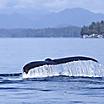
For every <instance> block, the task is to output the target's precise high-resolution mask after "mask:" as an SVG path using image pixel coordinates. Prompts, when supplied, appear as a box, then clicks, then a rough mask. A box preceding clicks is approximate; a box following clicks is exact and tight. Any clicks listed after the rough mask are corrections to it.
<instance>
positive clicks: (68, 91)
mask: <svg viewBox="0 0 104 104" xmlns="http://www.w3.org/2000/svg"><path fill="white" fill-rule="evenodd" d="M103 44H104V40H103V39H80V38H74V39H73V38H1V39H0V104H104V78H101V77H99V78H93V77H92V78H89V77H67V76H58V77H47V78H40V79H23V78H22V74H21V73H22V67H23V66H24V65H25V64H26V63H28V62H30V61H35V60H44V59H45V58H47V57H50V58H60V57H67V56H77V55H84V56H91V57H93V58H96V59H98V60H99V62H100V63H101V64H104V45H103Z"/></svg>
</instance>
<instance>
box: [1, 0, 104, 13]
mask: <svg viewBox="0 0 104 104" xmlns="http://www.w3.org/2000/svg"><path fill="white" fill-rule="evenodd" d="M78 7H80V8H85V9H88V10H90V11H93V12H99V13H104V0H0V9H1V10H3V9H21V8H22V9H23V8H24V9H39V10H49V11H60V10H63V9H66V8H78Z"/></svg>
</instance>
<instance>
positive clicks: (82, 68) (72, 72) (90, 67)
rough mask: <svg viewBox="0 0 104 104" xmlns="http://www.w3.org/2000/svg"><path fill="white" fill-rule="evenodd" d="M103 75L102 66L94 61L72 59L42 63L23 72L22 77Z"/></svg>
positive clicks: (103, 68)
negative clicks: (57, 62)
mask: <svg viewBox="0 0 104 104" xmlns="http://www.w3.org/2000/svg"><path fill="white" fill-rule="evenodd" d="M60 75H64V76H70V77H71V76H79V77H104V66H103V65H101V64H99V63H96V62H94V61H91V60H90V61H73V62H69V63H64V64H59V65H43V66H40V67H36V68H33V69H31V70H29V72H28V74H26V73H23V74H22V76H23V78H43V77H52V76H60Z"/></svg>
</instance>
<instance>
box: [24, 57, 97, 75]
mask: <svg viewBox="0 0 104 104" xmlns="http://www.w3.org/2000/svg"><path fill="white" fill-rule="evenodd" d="M88 60H91V61H94V62H98V61H97V60H96V59H93V58H90V57H84V56H75V57H66V58H60V59H54V60H52V59H50V58H47V59H45V61H35V62H30V63H28V64H26V65H25V66H24V67H23V72H25V73H26V74H28V72H29V70H31V69H33V68H35V67H40V66H43V65H58V64H63V63H68V62H73V61H88Z"/></svg>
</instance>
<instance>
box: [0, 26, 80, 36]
mask: <svg viewBox="0 0 104 104" xmlns="http://www.w3.org/2000/svg"><path fill="white" fill-rule="evenodd" d="M0 37H80V27H75V26H68V27H57V28H43V29H31V28H28V29H0Z"/></svg>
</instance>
